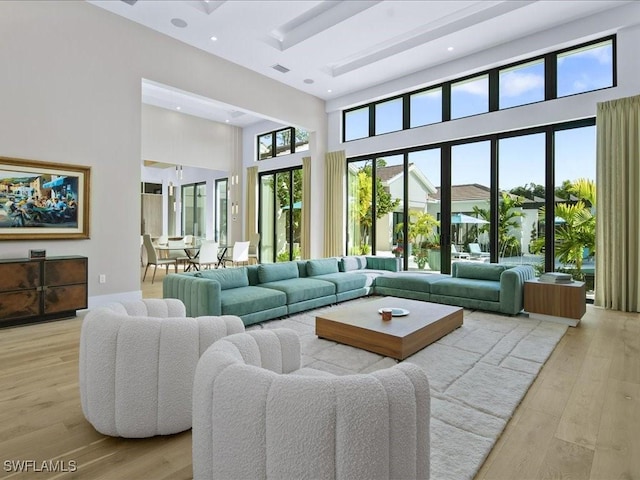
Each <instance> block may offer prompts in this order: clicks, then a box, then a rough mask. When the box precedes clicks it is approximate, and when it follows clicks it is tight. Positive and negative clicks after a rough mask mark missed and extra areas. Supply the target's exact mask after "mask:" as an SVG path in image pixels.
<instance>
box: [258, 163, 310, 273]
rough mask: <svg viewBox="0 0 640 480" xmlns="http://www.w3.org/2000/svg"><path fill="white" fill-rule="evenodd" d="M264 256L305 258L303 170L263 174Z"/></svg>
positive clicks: (276, 259)
mask: <svg viewBox="0 0 640 480" xmlns="http://www.w3.org/2000/svg"><path fill="white" fill-rule="evenodd" d="M259 196H260V216H259V231H260V258H261V261H262V262H265V263H270V262H286V261H289V260H299V259H300V258H301V245H300V242H301V228H302V227H301V218H302V169H301V168H295V169H287V170H281V171H278V172H268V173H264V174H261V175H260V192H259Z"/></svg>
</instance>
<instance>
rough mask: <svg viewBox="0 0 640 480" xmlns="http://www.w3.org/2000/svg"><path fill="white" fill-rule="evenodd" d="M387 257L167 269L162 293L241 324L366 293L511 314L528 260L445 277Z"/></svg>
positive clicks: (464, 265) (473, 267)
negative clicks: (190, 270) (402, 267)
mask: <svg viewBox="0 0 640 480" xmlns="http://www.w3.org/2000/svg"><path fill="white" fill-rule="evenodd" d="M399 266H400V264H399V261H398V259H396V258H393V257H373V256H351V257H342V258H339V259H338V258H333V257H332V258H323V259H317V260H305V261H294V262H282V263H271V264H261V265H250V266H247V267H240V268H233V269H217V270H204V271H201V272H195V273H180V274H172V275H168V276H167V277H165V279H164V281H163V297H164V298H178V299H180V300H182V302H183V303H184V304H185V306H186V308H187V315H188V316H192V317H196V316H203V315H237V316H239V317H240V318H241V319H242V321H243V322H244V324H245V325H251V324H254V323H259V322H263V321H265V320H271V319H274V318H278V317H282V316H285V315H289V314H293V313H297V312H301V311H304V310H310V309H313V308H317V307H321V306H324V305H330V304H335V303H338V302H342V301H345V300H350V299H354V298H358V297H363V296H366V295H370V294H376V295H388V296H395V297H401V298H410V299H414V300H423V301H430V302H436V303H445V304H448V305H458V306H461V307H466V308H474V309H480V310H490V311H496V312H501V313H506V314H510V315H514V314H516V313H518V312H520V311H521V310H522V307H523V291H524V281H525V280H527V279H529V278H533V277H534V276H535V272H534V269H533V268H532V267H530V266H524V265H521V266H515V267H510V266H507V265H501V264H489V263H481V262H455V263H453V265H452V273H451V275H441V274H424V273H412V272H400V271H398V270H399Z"/></svg>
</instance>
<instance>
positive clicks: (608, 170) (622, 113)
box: [595, 96, 640, 312]
mask: <svg viewBox="0 0 640 480" xmlns="http://www.w3.org/2000/svg"><path fill="white" fill-rule="evenodd" d="M596 127H597V143H596V145H597V157H596V198H597V202H598V203H597V222H596V283H595V289H596V297H595V304H596V305H599V306H602V307H605V308H610V309H614V310H622V311H625V312H638V311H639V310H638V308H639V307H640V279H639V278H638V277H639V275H640V143H639V142H640V96H635V97H628V98H622V99H618V100H612V101H609V102H603V103H599V104H598V109H597V114H596Z"/></svg>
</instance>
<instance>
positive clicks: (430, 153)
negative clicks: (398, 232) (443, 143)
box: [403, 148, 442, 272]
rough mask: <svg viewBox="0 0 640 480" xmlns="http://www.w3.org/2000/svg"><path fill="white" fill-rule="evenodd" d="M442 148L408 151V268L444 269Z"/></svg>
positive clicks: (405, 233) (406, 264) (405, 266)
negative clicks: (441, 236)
mask: <svg viewBox="0 0 640 480" xmlns="http://www.w3.org/2000/svg"><path fill="white" fill-rule="evenodd" d="M440 156H441V153H440V149H439V148H434V149H430V150H420V151H417V152H410V153H409V154H408V166H407V177H408V178H407V180H408V182H407V186H408V196H407V203H408V205H407V206H408V209H407V216H408V218H409V221H408V222H407V229H406V232H404V238H406V242H404V244H403V249H404V252H406V255H405V256H406V261H405V262H404V263H405V265H404V268H405V269H408V270H425V271H429V272H439V271H440V270H441V262H442V260H441V257H442V255H441V250H440V245H441V243H440V213H441V212H440V207H441V201H440V200H441V197H440V193H441V189H440V185H441V174H440V169H441V167H440Z"/></svg>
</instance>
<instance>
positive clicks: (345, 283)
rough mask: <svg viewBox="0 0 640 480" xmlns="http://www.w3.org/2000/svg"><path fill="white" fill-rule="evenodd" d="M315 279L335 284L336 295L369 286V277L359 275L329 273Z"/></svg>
mask: <svg viewBox="0 0 640 480" xmlns="http://www.w3.org/2000/svg"><path fill="white" fill-rule="evenodd" d="M314 278H317V279H318V280H324V281H326V282H331V283H333V284H334V285H335V286H336V293H344V292H349V291H351V290H357V289H359V288H362V287H365V286H367V277H366V276H365V275H360V274H357V273H328V274H326V275H318V276H317V277H314Z"/></svg>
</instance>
